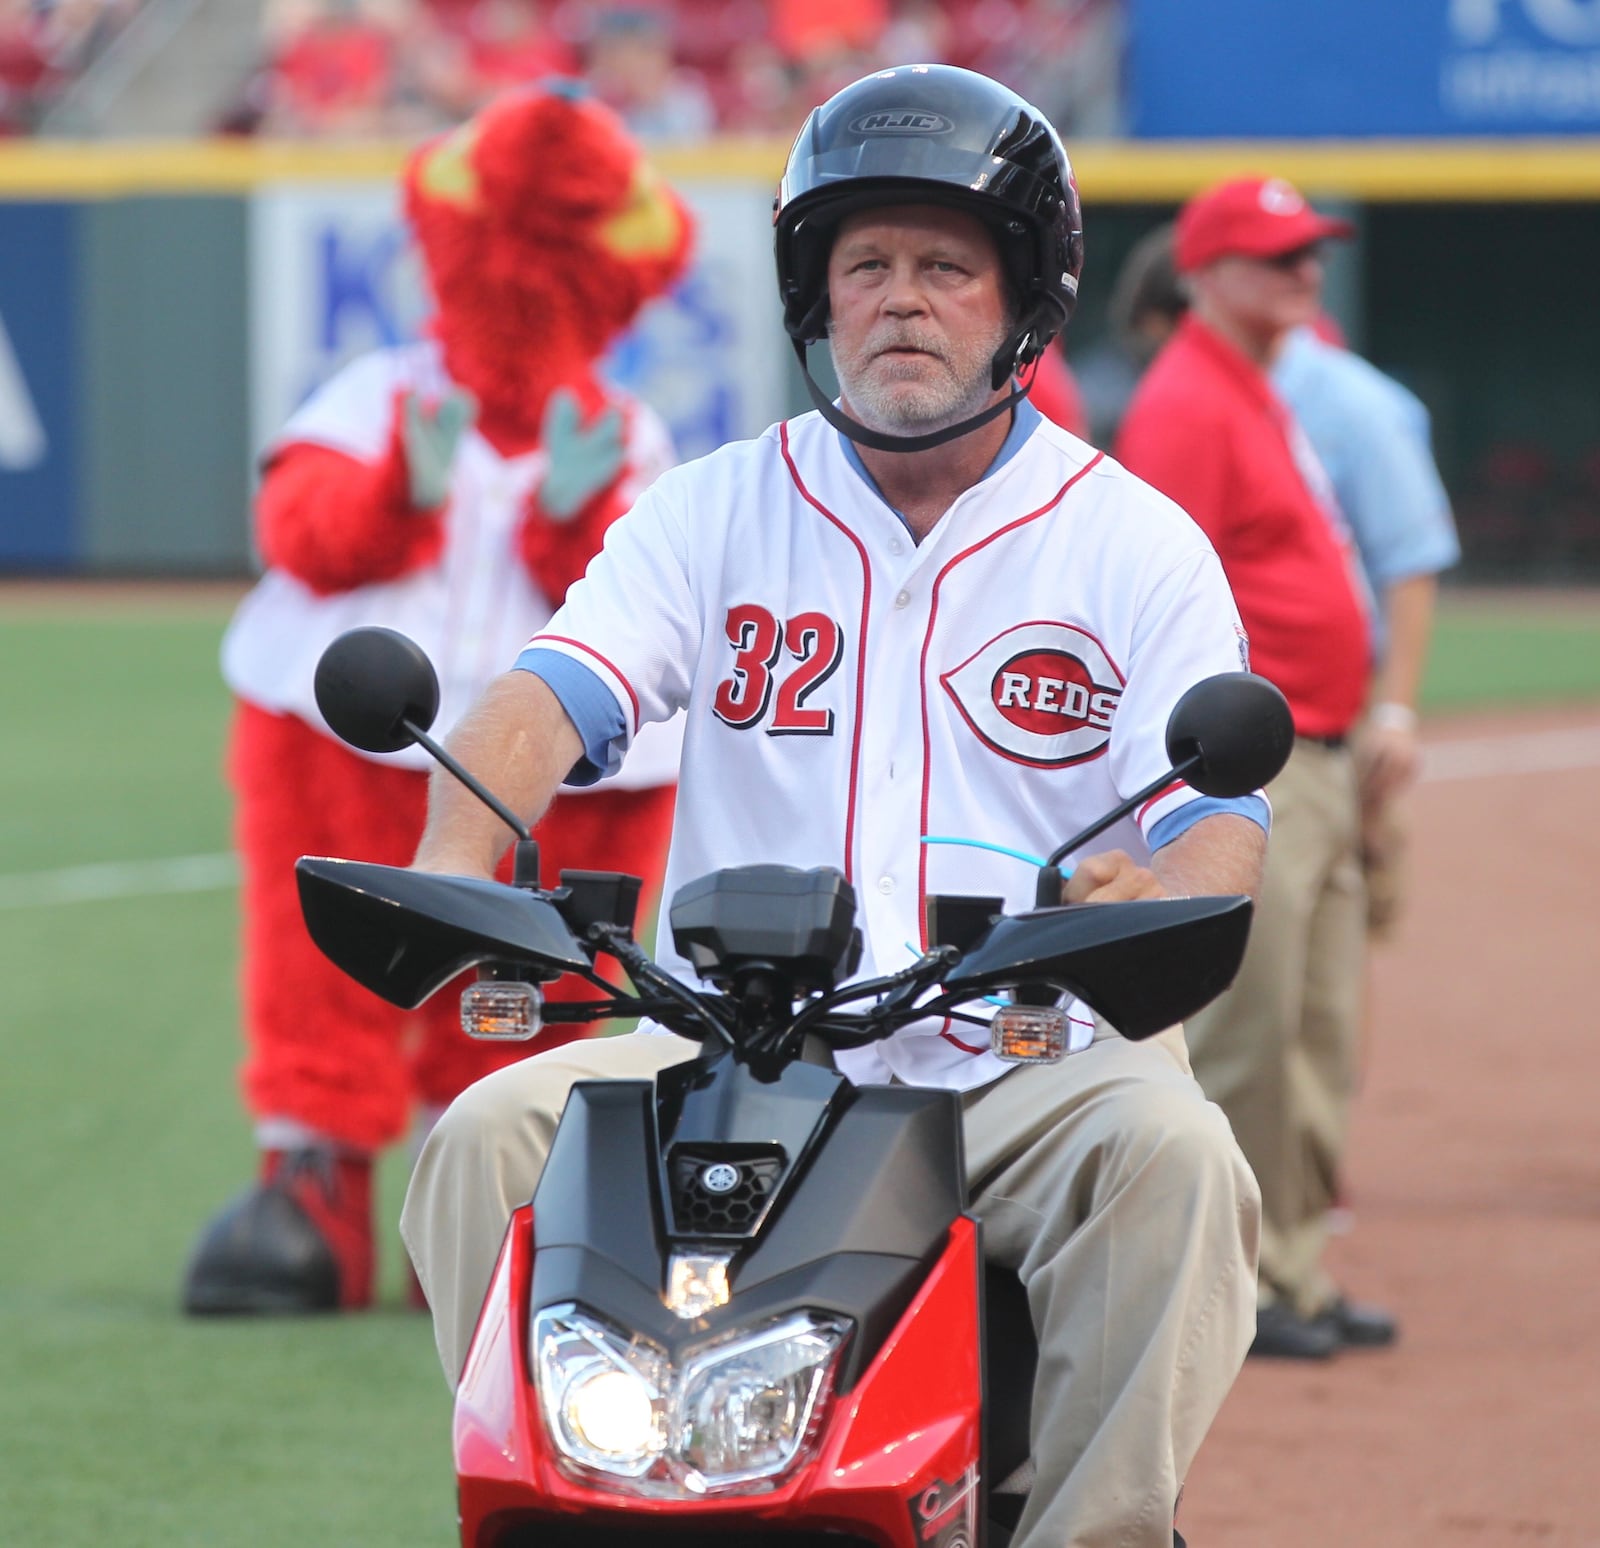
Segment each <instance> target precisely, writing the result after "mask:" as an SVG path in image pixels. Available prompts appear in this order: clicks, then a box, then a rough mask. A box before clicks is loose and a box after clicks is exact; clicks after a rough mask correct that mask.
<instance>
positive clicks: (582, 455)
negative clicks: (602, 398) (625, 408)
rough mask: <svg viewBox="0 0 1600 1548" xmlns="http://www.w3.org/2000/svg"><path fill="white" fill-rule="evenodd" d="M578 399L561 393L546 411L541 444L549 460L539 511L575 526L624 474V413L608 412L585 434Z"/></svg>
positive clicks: (563, 390) (554, 394)
mask: <svg viewBox="0 0 1600 1548" xmlns="http://www.w3.org/2000/svg"><path fill="white" fill-rule="evenodd" d="M581 416H582V411H581V409H580V407H579V404H578V397H577V394H576V393H574V392H572V391H570V390H569V389H568V388H565V387H558V388H557V389H556V390H555V391H554V392H552V393H551V394H550V401H549V403H548V404H547V405H546V406H545V411H544V423H543V426H542V427H541V429H540V432H539V438H540V440H541V441H542V442H543V443H544V449H545V451H546V453H547V454H548V456H549V458H550V468H549V471H548V472H547V473H546V474H545V476H544V482H543V484H541V485H540V487H539V507H540V509H541V510H542V511H543V512H544V513H545V515H546V516H548V517H550V519H551V520H552V521H571V520H572V518H573V517H574V516H576V515H577V514H578V512H579V511H581V510H582V509H583V507H584V506H585V505H587V504H588V503H589V501H590V500H592V499H593V498H594V497H595V496H596V495H597V494H599V493H600V491H601V490H602V489H605V488H606V487H607V486H608V485H609V484H610V483H611V482H612V480H613V479H615V478H616V476H617V474H618V473H619V472H621V470H622V461H623V456H624V454H625V452H626V446H625V444H624V438H623V422H622V410H621V409H619V408H615V407H612V408H608V409H607V410H606V411H605V412H604V413H603V414H601V415H600V417H599V418H598V419H596V420H595V422H594V423H593V424H592V425H590V426H589V427H588V428H587V429H585V428H584V426H583V424H582V423H581Z"/></svg>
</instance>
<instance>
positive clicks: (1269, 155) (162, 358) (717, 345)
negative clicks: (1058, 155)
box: [0, 139, 1600, 575]
mask: <svg viewBox="0 0 1600 1548" xmlns="http://www.w3.org/2000/svg"><path fill="white" fill-rule="evenodd" d="M784 149H785V147H783V146H782V145H779V144H774V143H766V142H762V143H741V142H719V143H716V144H713V145H710V146H705V147H700V148H696V149H690V150H676V149H671V148H668V149H664V150H663V151H661V152H660V153H659V155H658V158H657V159H658V161H659V163H660V165H661V166H662V168H663V170H664V171H665V172H666V174H667V175H668V176H670V177H671V178H672V179H673V180H674V181H675V182H676V183H677V184H678V185H679V186H680V187H681V188H683V190H684V191H685V194H686V196H687V197H688V199H689V201H690V202H691V204H692V205H693V206H694V208H695V209H696V211H697V213H698V215H699V217H700V221H701V242H700V249H699V258H698V260H697V263H696V265H695V267H694V269H693V271H692V272H691V274H690V275H689V277H688V279H687V280H686V281H685V283H684V284H683V285H682V286H681V287H680V289H679V291H678V292H677V293H676V294H675V295H674V296H673V297H672V298H671V300H670V301H668V302H665V303H662V304H661V305H659V306H658V307H656V308H655V309H653V311H652V312H651V314H650V315H649V316H648V317H647V318H646V319H645V320H644V321H643V323H642V325H641V327H640V328H639V329H638V330H637V331H636V332H635V334H633V335H632V336H630V338H629V339H628V340H626V341H625V342H624V344H623V345H622V347H621V348H619V350H618V351H617V354H616V356H615V358H614V360H613V362H612V367H613V369H614V371H615V373H616V374H617V375H618V376H619V377H620V378H622V379H623V380H625V381H627V382H629V383H630V384H631V385H633V386H635V387H636V388H637V389H638V390H639V391H641V392H643V393H644V394H645V395H646V396H647V397H649V398H650V399H651V400H652V401H654V402H656V403H657V404H658V406H660V407H661V408H662V409H663V411H664V412H665V413H666V414H667V417H668V418H669V420H670V421H671V423H672V425H673V428H674V430H675V432H676V434H677V436H678V439H679V443H680V448H681V450H682V451H683V452H684V453H685V454H686V455H692V454H696V453H699V452H702V451H705V450H707V449H709V448H710V447H711V446H714V445H716V444H718V443H720V442H721V441H723V440H726V439H728V438H730V437H732V436H737V435H745V434H750V433H752V432H754V431H757V430H759V429H760V428H761V427H762V426H764V425H765V424H767V423H769V422H770V421H771V420H772V419H774V418H776V417H779V416H780V415H781V414H783V413H784V412H787V411H789V410H790V409H791V408H792V407H794V406H795V395H794V384H793V377H792V372H791V368H790V361H789V358H788V351H787V348H786V346H785V343H784V341H783V339H782V335H781V332H780V330H779V327H778V316H777V307H776V306H775V305H774V304H773V300H774V297H773V291H772V276H771V259H770V243H769V235H768V233H769V231H770V223H769V219H768V212H769V209H770V203H771V198H772V190H773V188H774V186H775V184H776V181H777V176H778V173H779V170H780V168H781V165H782V159H783V152H784ZM404 154H405V151H404V147H400V146H392V145H361V146H320V145H319V146H313V145H303V144H273V143H260V142H209V143H162V144H125V143H119V144H106V145H94V146H80V145H71V144H61V143H55V142H33V141H28V142H10V143H6V144H3V145H0V573H5V572H10V573H39V574H47V573H69V574H196V575H200V574H238V573H242V572H243V571H245V570H247V569H248V568H249V566H250V563H251V556H250V550H249V539H248V506H249V499H250V492H251V486H252V481H253V465H254V462H255V460H256V458H257V457H258V456H259V454H260V452H261V451H262V450H263V449H264V447H265V446H266V445H267V444H268V442H269V440H270V437H271V435H272V434H273V432H274V431H275V429H276V427H277V426H278V425H280V424H281V423H282V422H283V420H284V418H285V417H286V416H287V414H288V413H289V411H290V410H291V409H292V408H293V407H294V406H295V404H296V403H297V402H298V401H299V400H300V399H301V398H302V397H303V396H304V395H305V393H307V392H308V391H310V390H311V389H312V388H313V387H314V386H316V385H317V383H318V382H320V381H321V380H324V379H325V378H326V377H327V375H328V374H329V373H330V372H331V371H333V370H335V369H337V367H338V366H339V365H340V364H341V363H342V362H343V361H344V360H346V359H348V358H349V357H350V356H351V355H353V354H355V353H358V352H360V351H361V350H364V349H367V348H370V347H372V346H374V345H377V344H381V343H389V342H395V341H397V340H401V339H405V338H409V337H413V336H414V335H415V333H416V330H417V328H418V325H419V323H420V321H421V319H422V316H423V314H424V311H425V301H424V297H423V291H422V286H421V282H420V279H419V276H418V274H417V272H416V267H415V262H414V258H413V257H412V255H411V254H410V252H409V250H408V248H407V245H406V242H405V240H404V233H403V231H402V229H401V226H400V223H399V217H398V211H397V207H396V194H395V183H396V174H397V173H398V171H399V169H400V167H401V165H402V162H403V159H404ZM1074 159H1075V165H1076V168H1077V172H1078V180H1079V184H1080V187H1081V189H1082V191H1083V195H1084V199H1085V204H1086V206H1087V208H1088V209H1089V211H1090V220H1091V222H1092V223H1093V224H1094V225H1095V227H1096V231H1097V242H1098V246H1097V249H1096V251H1097V253H1098V254H1099V255H1100V261H1101V263H1102V264H1103V265H1105V266H1104V267H1102V268H1100V270H1099V273H1100V274H1101V275H1104V274H1106V273H1107V272H1108V271H1109V268H1110V266H1111V263H1112V260H1113V259H1114V258H1115V256H1116V254H1117V252H1118V250H1119V248H1121V247H1122V246H1124V245H1125V241H1124V238H1125V237H1126V236H1128V235H1130V234H1131V233H1132V231H1133V229H1134V227H1135V226H1136V225H1139V224H1148V223H1149V222H1150V221H1151V220H1153V219H1156V218H1160V216H1161V215H1162V214H1164V213H1165V212H1166V211H1167V210H1168V209H1170V207H1171V206H1172V205H1174V204H1175V203H1177V202H1178V201H1180V200H1181V199H1182V198H1184V197H1185V196H1186V195H1187V194H1189V193H1190V192H1192V191H1193V190H1194V189H1196V188H1198V187H1201V186H1204V185H1205V184H1206V183H1208V182H1210V181H1213V180H1215V179H1217V178H1219V177H1223V176H1227V175H1229V174H1231V173H1235V172H1238V171H1241V170H1246V169H1260V170H1270V171H1272V172H1276V173H1278V174H1280V175H1284V176H1287V177H1290V178H1292V179H1294V180H1295V181H1297V182H1298V183H1299V184H1300V185H1301V186H1302V187H1304V188H1305V189H1306V190H1307V192H1309V193H1311V194H1313V195H1314V196H1316V197H1318V198H1319V199H1321V200H1323V201H1326V202H1336V203H1338V204H1340V205H1341V206H1342V207H1344V208H1346V209H1349V210H1350V211H1351V212H1352V213H1356V214H1358V215H1363V214H1374V213H1376V212H1379V211H1382V210H1384V209H1396V210H1398V209H1405V208H1409V207H1416V208H1418V209H1426V208H1427V207H1430V206H1439V207H1459V206H1466V207H1475V206H1480V205H1483V204H1487V203H1493V204H1495V205H1497V206H1505V205H1507V204H1508V203H1512V204H1515V203H1522V204H1525V205H1530V206H1532V205H1539V206H1554V207H1557V212H1558V213H1557V218H1560V217H1559V210H1561V209H1565V210H1567V211H1569V212H1570V218H1573V219H1577V220H1580V221H1582V222H1583V223H1585V225H1593V223H1594V220H1595V217H1596V213H1597V212H1600V139H1597V140H1572V139H1563V140H1549V141H1530V140H1516V141H1510V140H1507V141H1498V140H1496V141H1488V140H1485V141H1462V140H1459V139H1452V140H1448V141H1428V142H1389V143H1373V142H1332V141H1316V142H1297V143H1280V142H1270V141H1250V142H1237V143H1235V142H1222V141H1206V142H1196V143H1187V144H1185V143H1174V142H1165V143H1161V144H1159V145H1156V144H1125V143H1116V144H1110V143H1086V144H1083V145H1081V146H1079V147H1076V148H1075V156H1074ZM1096 211H1099V212H1100V214H1099V216H1098V218H1097V216H1096ZM1466 213H1468V214H1470V209H1469V210H1468V211H1467V212H1466ZM1497 218H1499V219H1500V220H1502V222H1503V221H1504V217H1503V216H1501V217H1497ZM1472 219H1473V220H1476V219H1477V217H1473V218H1472ZM1119 223H1120V224H1119ZM1471 223H1472V222H1471V221H1469V224H1471ZM1496 256H1498V257H1504V249H1502V251H1501V252H1500V253H1499V254H1497V255H1496ZM1463 261H1465V259H1463ZM1479 261H1481V255H1480V258H1479ZM1352 275H1353V277H1352V278H1351V279H1350V280H1349V281H1348V283H1347V285H1346V295H1347V299H1348V301H1349V315H1351V316H1352V317H1359V316H1360V313H1361V291H1362V290H1363V288H1364V286H1365V285H1366V278H1365V277H1364V276H1362V275H1360V274H1359V273H1356V272H1355V271H1354V270H1352ZM1104 288H1105V287H1104V286H1101V287H1100V289H1102V290H1103V289H1104ZM1095 325H1096V320H1095V316H1094V313H1093V304H1092V303H1091V305H1090V306H1089V307H1088V308H1087V309H1086V316H1085V318H1083V319H1080V323H1079V324H1078V325H1076V326H1075V329H1074V337H1075V339H1077V338H1079V337H1086V338H1092V336H1093V329H1094V327H1095ZM1085 330H1087V332H1086V331H1085Z"/></svg>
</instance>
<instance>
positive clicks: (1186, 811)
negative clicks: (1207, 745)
mask: <svg viewBox="0 0 1600 1548" xmlns="http://www.w3.org/2000/svg"><path fill="white" fill-rule="evenodd" d="M1224 812H1227V813H1231V814H1232V815H1233V816H1235V817H1248V818H1249V819H1250V821H1251V822H1253V823H1255V825H1256V826H1257V827H1258V828H1260V829H1261V831H1262V832H1263V833H1271V832H1272V808H1271V807H1270V806H1268V805H1267V803H1266V800H1265V799H1264V798H1263V797H1261V796H1258V795H1247V796H1235V797H1233V798H1232V799H1230V800H1223V799H1222V798H1221V797H1219V796H1200V797H1198V798H1197V799H1195V800H1193V801H1185V802H1184V803H1183V805H1182V806H1180V807H1179V808H1178V809H1177V811H1175V812H1168V813H1167V815H1166V816H1165V817H1163V818H1162V819H1161V820H1160V821H1159V822H1157V823H1156V824H1155V826H1154V827H1152V828H1151V829H1150V853H1151V854H1154V853H1155V852H1156V850H1158V849H1160V848H1162V847H1163V846H1164V845H1167V844H1170V843H1171V842H1172V841H1173V840H1174V839H1175V838H1181V837H1182V836H1183V835H1184V834H1185V833H1187V832H1188V831H1189V829H1190V828H1192V827H1193V826H1194V825H1195V824H1196V823H1197V822H1200V821H1203V820H1204V819H1205V818H1207V817H1216V816H1219V815H1220V814H1222V813H1224Z"/></svg>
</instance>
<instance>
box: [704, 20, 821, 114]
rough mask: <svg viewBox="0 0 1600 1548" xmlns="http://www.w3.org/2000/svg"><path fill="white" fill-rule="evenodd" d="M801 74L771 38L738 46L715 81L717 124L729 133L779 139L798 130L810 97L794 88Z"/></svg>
mask: <svg viewBox="0 0 1600 1548" xmlns="http://www.w3.org/2000/svg"><path fill="white" fill-rule="evenodd" d="M798 76H799V72H798V71H797V70H796V69H795V67H794V65H793V64H792V63H791V62H790V60H789V59H788V58H787V57H786V56H785V55H784V53H783V50H782V49H780V48H779V47H778V46H777V44H776V43H774V42H773V41H772V40H771V39H770V38H767V37H759V38H750V39H746V40H744V41H742V42H739V43H736V44H735V45H734V46H733V48H732V49H731V50H730V52H729V54H728V62H727V67H726V69H725V70H724V71H723V73H722V76H721V79H720V80H719V81H716V82H714V83H713V90H714V91H715V92H716V97H717V124H718V127H719V128H720V129H721V130H722V131H723V132H724V133H726V134H748V135H767V136H772V137H775V138H783V137H784V136H788V135H793V134H795V133H797V132H798V131H799V128H800V125H801V124H802V123H803V122H804V121H805V116H806V114H807V113H808V112H809V111H810V108H809V106H807V104H808V103H809V102H810V100H811V99H810V98H808V97H801V96H800V95H799V94H798V93H797V91H796V90H795V82H796V80H797V79H798Z"/></svg>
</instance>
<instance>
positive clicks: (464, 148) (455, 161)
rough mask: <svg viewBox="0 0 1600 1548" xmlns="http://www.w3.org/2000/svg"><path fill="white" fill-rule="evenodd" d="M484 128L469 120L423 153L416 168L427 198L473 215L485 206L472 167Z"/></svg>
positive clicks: (420, 184) (419, 186)
mask: <svg viewBox="0 0 1600 1548" xmlns="http://www.w3.org/2000/svg"><path fill="white" fill-rule="evenodd" d="M481 127H482V126H481V125H480V124H479V122H478V120H477V119H473V118H469V119H468V120H467V121H466V123H464V124H462V125H461V126H460V127H459V128H456V129H452V130H451V131H450V133H449V134H447V135H445V136H444V137H443V138H442V139H441V140H439V141H438V142H437V143H436V144H435V145H434V147H433V149H432V150H430V151H427V152H425V153H424V155H423V159H422V164H421V166H419V167H418V169H417V186H418V188H419V189H420V190H421V191H422V193H423V194H424V195H425V196H426V197H428V198H430V199H437V200H438V201H439V202H440V203H441V204H453V205H454V206H455V207H456V208H457V209H462V210H468V211H472V212H476V211H477V210H479V209H480V208H481V207H482V203H483V200H482V193H481V190H480V189H479V187H478V174H477V172H475V171H474V170H473V166H472V152H473V149H474V147H475V146H476V145H477V143H478V131H479V129H480V128H481Z"/></svg>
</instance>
